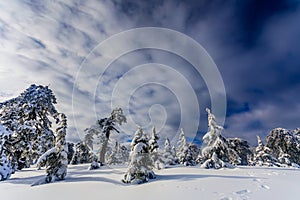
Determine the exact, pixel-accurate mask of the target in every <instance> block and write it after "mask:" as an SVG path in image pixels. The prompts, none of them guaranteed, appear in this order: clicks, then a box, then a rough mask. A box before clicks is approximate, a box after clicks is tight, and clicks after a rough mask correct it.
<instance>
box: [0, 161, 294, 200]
mask: <svg viewBox="0 0 300 200" xmlns="http://www.w3.org/2000/svg"><path fill="white" fill-rule="evenodd" d="M88 167H89V165H88V164H84V165H73V166H72V165H71V166H69V169H68V171H69V172H68V175H67V177H66V179H65V180H63V181H60V182H55V183H51V184H44V185H38V186H34V187H32V186H31V184H32V183H34V182H36V181H38V180H39V179H43V178H44V177H45V174H44V173H45V171H44V170H36V169H35V168H30V169H24V170H22V171H18V172H16V174H13V175H12V177H11V179H9V180H7V181H4V182H1V183H0V197H1V199H5V200H17V199H20V198H22V200H40V199H43V200H52V199H72V200H87V199H95V198H101V199H130V200H137V199H138V200H140V199H143V200H148V199H149V200H150V199H173V200H176V199H219V200H221V199H222V200H225V199H227V200H229V199H299V195H300V191H299V186H298V185H299V180H300V170H299V169H293V168H261V167H238V168H235V169H220V170H215V169H202V168H199V167H181V166H176V167H174V168H167V169H164V170H157V171H155V173H156V175H157V178H156V179H154V180H150V181H149V182H148V183H145V184H141V185H127V184H123V183H122V182H121V179H122V178H123V175H124V174H125V171H126V167H125V166H112V167H102V168H100V169H98V170H88V169H87V168H88Z"/></svg>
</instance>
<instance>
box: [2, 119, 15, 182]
mask: <svg viewBox="0 0 300 200" xmlns="http://www.w3.org/2000/svg"><path fill="white" fill-rule="evenodd" d="M11 134H12V132H11V131H9V129H8V128H6V127H4V126H2V125H1V124H0V181H3V180H6V179H9V177H10V176H11V174H12V173H13V169H12V166H11V163H10V160H9V159H8V158H7V155H6V148H5V146H4V143H5V142H6V141H7V140H8V138H9V137H10V136H11Z"/></svg>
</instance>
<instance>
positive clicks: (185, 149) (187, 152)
mask: <svg viewBox="0 0 300 200" xmlns="http://www.w3.org/2000/svg"><path fill="white" fill-rule="evenodd" d="M177 145H178V146H177V157H178V162H179V164H182V165H185V166H194V165H196V161H195V159H194V158H193V152H192V149H191V148H190V144H188V143H187V141H186V138H185V134H184V131H183V129H181V131H180V134H179V140H178V142H177Z"/></svg>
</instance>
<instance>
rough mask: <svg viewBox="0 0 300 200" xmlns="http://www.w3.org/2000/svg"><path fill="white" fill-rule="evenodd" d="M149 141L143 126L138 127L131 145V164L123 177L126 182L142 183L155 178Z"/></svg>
mask: <svg viewBox="0 0 300 200" xmlns="http://www.w3.org/2000/svg"><path fill="white" fill-rule="evenodd" d="M148 142H149V141H148V138H147V136H146V135H145V134H144V133H143V129H142V127H138V130H137V131H136V132H135V134H134V138H133V140H132V142H131V145H130V148H131V152H130V157H129V166H128V169H127V172H126V173H125V175H124V178H123V179H122V181H123V182H124V183H132V184H140V183H145V182H148V180H149V179H153V178H155V174H154V172H153V171H152V167H153V161H152V159H151V157H150V152H149V143H148Z"/></svg>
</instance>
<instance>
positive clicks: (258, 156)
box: [252, 136, 280, 167]
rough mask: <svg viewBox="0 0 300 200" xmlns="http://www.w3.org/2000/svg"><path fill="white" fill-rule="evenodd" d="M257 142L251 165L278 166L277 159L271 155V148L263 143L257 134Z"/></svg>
mask: <svg viewBox="0 0 300 200" xmlns="http://www.w3.org/2000/svg"><path fill="white" fill-rule="evenodd" d="M257 143H258V146H257V147H256V149H255V153H254V157H253V161H252V165H257V166H268V167H271V166H280V164H279V163H278V161H277V159H276V158H275V157H274V156H272V151H271V149H270V148H268V147H266V146H265V145H264V144H263V142H262V141H261V139H260V137H259V136H257Z"/></svg>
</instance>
